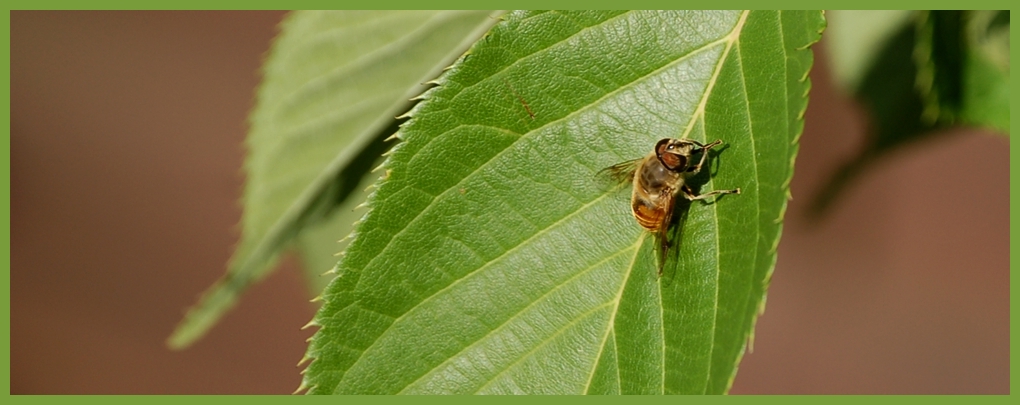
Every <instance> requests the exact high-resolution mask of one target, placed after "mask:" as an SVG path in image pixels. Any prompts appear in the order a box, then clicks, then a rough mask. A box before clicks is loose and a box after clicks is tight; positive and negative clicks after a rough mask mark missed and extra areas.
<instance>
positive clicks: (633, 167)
mask: <svg viewBox="0 0 1020 405" xmlns="http://www.w3.org/2000/svg"><path fill="white" fill-rule="evenodd" d="M642 160H643V158H639V159H634V160H628V161H626V162H620V163H617V164H615V165H612V166H609V167H607V168H605V169H602V170H599V172H598V173H596V174H595V177H597V178H599V179H602V180H603V181H606V182H608V183H611V184H613V185H620V184H625V183H630V182H632V181H634V172H635V171H637V168H638V165H640V164H641V161H642Z"/></svg>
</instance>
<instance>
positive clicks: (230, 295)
mask: <svg viewBox="0 0 1020 405" xmlns="http://www.w3.org/2000/svg"><path fill="white" fill-rule="evenodd" d="M489 14H490V12H487V11H370V12H349V11H342V12H323V11H309V12H296V13H292V14H291V15H290V16H289V17H288V18H287V19H286V20H285V21H284V22H283V24H282V33H281V35H280V36H279V38H277V40H276V43H275V44H274V45H273V49H272V52H271V54H270V56H269V58H268V60H267V61H266V64H265V68H264V79H263V82H262V86H261V88H260V89H259V93H258V103H257V105H256V107H255V109H254V111H253V112H252V115H251V130H250V132H249V135H248V140H247V143H248V150H249V155H248V159H247V161H246V162H245V169H246V171H247V175H248V179H247V185H246V187H245V192H244V200H243V204H244V216H243V218H242V220H241V228H242V229H241V241H240V243H239V245H238V247H237V250H236V251H235V252H234V256H233V258H232V259H231V262H230V265H229V267H228V269H227V274H226V275H225V276H224V277H223V278H222V279H220V280H219V281H217V282H216V284H214V285H213V286H212V287H210V289H209V290H208V291H207V292H206V293H205V294H204V295H203V296H202V298H201V300H200V301H199V303H198V304H196V305H195V307H193V308H191V309H190V310H189V311H188V313H187V315H186V316H185V318H184V320H183V321H182V322H181V324H180V325H178V326H177V329H176V330H175V331H174V333H173V335H172V336H171V337H170V339H169V340H168V344H169V345H170V346H171V347H175V348H180V347H185V346H187V345H189V344H191V343H192V342H193V341H194V340H195V339H198V338H199V337H200V336H202V335H203V334H204V333H205V331H206V330H208V328H210V327H212V325H213V324H215V322H216V321H217V320H218V319H219V317H220V316H222V315H223V313H224V312H225V311H226V310H228V309H229V308H230V307H232V306H233V304H234V302H235V301H236V300H237V298H238V296H239V295H240V294H241V293H242V292H243V291H244V290H245V289H246V288H247V287H248V286H249V285H250V284H251V283H253V282H255V281H256V280H258V279H260V278H262V277H263V276H265V274H266V273H267V271H268V270H269V269H271V268H272V266H273V265H274V264H275V261H276V258H277V256H278V255H279V254H280V252H281V251H282V250H283V249H284V248H285V247H286V246H287V244H288V243H290V242H291V241H293V240H294V238H295V237H297V236H298V235H299V234H300V233H301V231H302V230H303V229H304V228H306V227H307V226H309V225H311V224H318V223H321V222H323V221H329V220H331V218H330V214H332V213H334V210H335V208H336V207H337V205H338V204H340V203H342V202H343V201H344V200H345V199H346V198H347V196H348V195H349V194H350V193H351V192H352V191H354V190H355V189H356V185H357V184H359V182H360V180H361V178H362V176H363V175H364V173H365V172H367V171H368V169H369V168H370V165H371V163H372V162H373V161H375V159H376V158H377V157H378V156H379V154H380V153H381V152H382V151H383V150H384V143H383V138H385V136H386V135H388V134H389V133H392V131H390V132H389V133H387V132H386V131H385V130H386V128H388V127H390V126H392V125H393V124H394V118H393V117H394V116H396V115H397V114H400V113H401V112H403V111H406V109H407V108H408V106H409V102H408V99H409V98H410V97H413V96H414V95H417V94H420V93H421V92H422V91H423V90H424V89H425V84H424V82H425V81H427V80H429V79H430V78H432V77H435V75H436V74H438V72H439V71H440V69H442V68H443V67H445V66H447V65H448V64H449V63H450V62H451V61H452V60H453V59H454V58H456V57H457V56H459V55H460V54H461V53H462V52H463V50H464V49H466V48H467V46H469V45H470V44H471V43H473V42H474V41H475V40H476V39H477V38H478V37H479V36H480V35H481V34H482V33H484V32H485V31H486V30H487V29H488V27H490V26H491V25H492V24H494V23H495V21H496V20H494V19H493V18H491V17H490V15H489ZM332 220H333V221H334V223H333V224H327V225H321V226H323V227H325V228H320V229H331V230H332V231H328V232H333V231H335V232H337V233H336V234H335V235H334V236H332V237H329V239H327V240H330V241H334V242H335V241H336V240H337V239H340V238H341V237H343V236H344V235H346V234H347V231H346V230H345V228H346V229H349V225H343V223H342V222H341V221H344V220H345V219H340V218H334V219H332ZM324 232H327V231H324ZM323 237H326V236H325V235H323ZM303 246H304V248H303V252H304V253H305V257H306V264H311V266H310V267H309V268H310V270H311V271H313V272H316V273H321V272H322V271H324V270H323V269H319V268H316V266H318V264H314V263H311V262H310V261H308V260H307V258H308V255H309V254H316V255H318V253H311V252H313V251H316V252H318V249H316V248H314V247H311V245H309V244H308V243H304V244H303ZM323 249H324V248H323ZM337 249H339V246H337Z"/></svg>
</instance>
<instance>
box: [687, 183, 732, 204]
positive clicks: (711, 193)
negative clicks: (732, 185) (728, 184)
mask: <svg viewBox="0 0 1020 405" xmlns="http://www.w3.org/2000/svg"><path fill="white" fill-rule="evenodd" d="M683 192H684V198H686V199H688V200H691V201H694V200H704V199H705V198H708V197H711V196H714V195H720V194H740V189H739V188H736V189H733V190H715V191H709V192H707V193H705V194H701V195H695V194H694V191H692V190H691V189H690V187H687V185H686V184H684V187H683Z"/></svg>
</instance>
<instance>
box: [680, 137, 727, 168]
mask: <svg viewBox="0 0 1020 405" xmlns="http://www.w3.org/2000/svg"><path fill="white" fill-rule="evenodd" d="M691 142H694V144H695V145H698V147H700V148H701V152H702V153H701V160H700V161H698V164H696V165H694V166H691V167H689V168H688V169H687V173H697V172H699V171H701V165H703V164H705V159H707V158H708V150H709V149H711V148H712V147H713V146H716V145H719V144H721V143H722V139H716V140H715V142H712V143H710V144H707V145H702V144H701V143H700V142H698V141H691Z"/></svg>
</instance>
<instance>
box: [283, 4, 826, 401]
mask: <svg viewBox="0 0 1020 405" xmlns="http://www.w3.org/2000/svg"><path fill="white" fill-rule="evenodd" d="M823 26H824V22H823V19H822V15H821V13H820V12H817V11H816V12H768V11H755V12H750V13H742V12H519V13H513V14H511V15H510V16H508V17H507V18H506V21H505V22H503V23H500V24H498V25H497V26H496V27H495V28H494V29H493V30H492V32H491V33H490V34H489V35H487V36H486V37H485V38H483V40H482V41H480V42H479V43H478V44H476V45H475V46H474V47H472V49H471V51H470V52H469V53H468V54H467V55H466V56H465V57H464V58H462V59H461V60H460V61H459V62H458V63H456V64H455V65H454V66H453V67H452V69H450V70H449V71H448V72H447V73H445V74H444V75H443V76H442V77H441V78H440V79H439V80H438V82H439V84H440V85H439V86H438V87H436V88H433V89H431V90H429V91H428V92H427V93H426V94H425V95H424V99H425V100H424V101H423V102H422V103H420V104H418V105H417V106H415V107H414V109H413V110H412V114H411V116H412V118H411V119H410V121H409V122H408V123H406V124H405V125H404V126H403V127H402V129H401V131H400V132H399V133H398V135H399V136H400V138H401V139H403V140H404V142H402V143H400V144H398V146H397V147H396V148H395V150H394V151H393V153H392V156H391V157H390V159H389V160H388V161H387V164H386V167H387V171H386V174H385V175H384V178H385V180H383V181H382V182H381V185H380V188H379V190H378V192H377V193H376V194H375V195H374V197H371V198H370V206H371V211H370V212H369V213H368V215H367V216H366V219H365V221H364V222H363V223H361V224H360V225H359V226H358V228H357V231H356V237H355V239H354V241H353V242H352V243H351V245H350V246H349V248H348V250H347V252H346V256H344V258H343V260H342V261H341V262H340V264H338V269H339V272H340V275H339V277H338V278H336V279H335V280H334V281H333V282H332V283H331V284H330V285H329V287H328V288H327V290H326V292H325V293H324V295H323V298H324V305H323V307H322V308H321V309H320V311H319V313H318V314H317V315H316V317H315V318H314V320H313V321H312V324H313V325H319V326H321V329H320V330H319V331H318V332H317V333H316V335H315V337H314V338H313V340H312V341H311V343H310V345H309V350H308V354H307V356H308V357H309V358H314V360H313V362H312V363H311V364H310V365H309V367H308V369H307V370H306V373H305V379H304V381H303V383H302V386H303V387H304V388H308V389H309V392H310V393H315V394H323V393H327V394H328V393H705V392H708V393H721V392H725V391H726V390H727V389H728V387H729V386H730V384H731V382H732V379H733V376H734V373H735V370H736V364H737V362H738V361H739V358H740V356H741V354H742V353H743V350H744V347H745V346H744V345H745V343H746V341H747V339H748V337H749V335H750V333H751V329H752V325H753V323H754V319H755V316H756V315H757V314H758V313H759V311H760V310H761V309H762V304H763V303H764V291H765V288H766V286H767V283H768V279H769V276H770V272H771V270H772V267H773V265H774V263H775V248H776V245H777V243H778V238H779V233H780V229H781V226H780V222H781V219H782V215H783V210H784V207H785V204H786V200H787V197H788V193H789V189H788V187H789V180H790V177H791V175H792V165H793V159H794V156H795V155H796V148H797V147H796V138H797V136H799V134H800V132H801V129H802V125H803V123H802V117H803V112H804V109H805V107H806V103H807V99H806V96H807V90H808V88H809V87H810V85H809V83H808V81H807V72H808V69H809V68H810V65H811V60H812V59H811V58H812V56H811V52H810V50H809V49H808V46H809V45H810V44H811V43H813V42H815V41H816V40H817V39H818V36H819V33H820V31H821V29H822V27H823ZM681 136H687V137H690V138H693V139H698V140H702V141H704V140H714V139H716V138H719V139H723V140H724V141H725V142H726V143H725V146H724V147H722V148H720V150H719V151H718V153H715V154H713V157H712V160H711V164H710V166H711V167H710V169H709V170H705V173H706V175H705V176H703V177H702V179H701V182H702V183H703V184H698V186H699V187H700V188H701V189H702V190H711V189H724V188H734V187H741V188H743V190H744V193H743V194H741V195H738V196H732V195H731V196H726V197H724V198H722V199H719V200H717V201H716V202H714V203H705V204H702V203H695V204H691V205H690V206H689V207H688V214H687V220H686V221H685V223H684V224H683V228H682V234H681V235H679V237H681V238H682V240H683V246H682V248H681V251H680V253H679V258H678V259H679V260H677V261H675V262H673V263H672V265H671V266H669V268H667V269H666V272H667V276H664V277H663V278H662V279H661V280H660V279H657V277H656V268H655V259H654V255H653V252H652V247H653V246H652V245H653V244H652V243H651V241H652V239H651V238H649V237H648V233H647V232H645V231H644V230H642V229H641V228H640V227H639V226H638V225H637V224H636V223H635V221H634V219H633V218H632V217H631V214H630V209H629V190H627V187H616V188H610V189H607V187H605V186H604V185H600V184H599V183H598V182H597V181H596V179H595V173H596V172H598V171H599V170H600V169H602V168H604V167H607V166H609V165H612V164H615V163H618V162H620V161H623V160H627V159H634V158H639V157H642V156H644V155H645V154H646V153H648V152H649V151H650V148H651V146H652V145H653V144H654V143H655V141H656V140H658V139H660V138H663V137H681Z"/></svg>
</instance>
